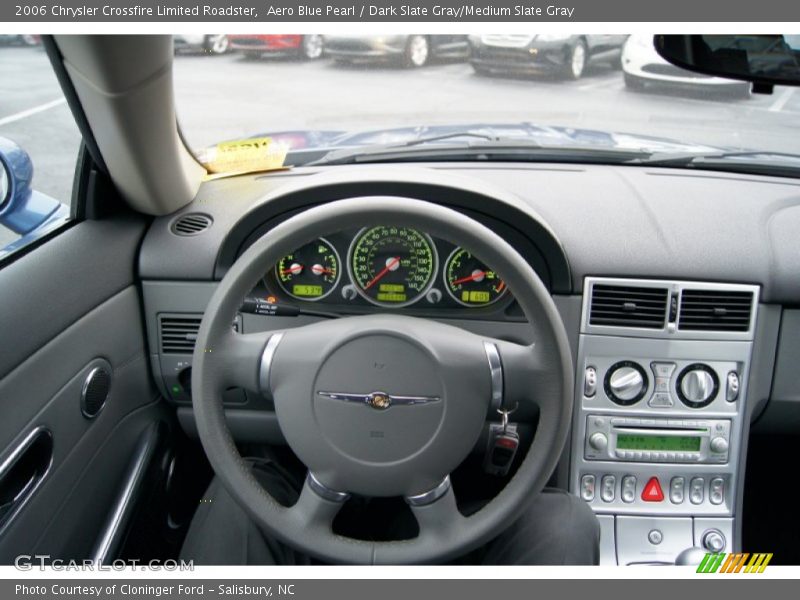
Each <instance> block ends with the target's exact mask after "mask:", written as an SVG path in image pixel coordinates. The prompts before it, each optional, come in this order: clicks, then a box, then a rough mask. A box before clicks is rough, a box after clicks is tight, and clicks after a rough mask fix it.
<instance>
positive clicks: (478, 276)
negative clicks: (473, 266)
mask: <svg viewBox="0 0 800 600" xmlns="http://www.w3.org/2000/svg"><path fill="white" fill-rule="evenodd" d="M484 275H486V271H473V272H472V273H470V274H469V275H467V276H466V277H462V278H461V279H456V280H455V281H454V282H453V283H451V284H450V285H458V284H459V283H466V282H468V281H482V280H483V276H484Z"/></svg>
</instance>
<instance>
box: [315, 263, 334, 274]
mask: <svg viewBox="0 0 800 600" xmlns="http://www.w3.org/2000/svg"><path fill="white" fill-rule="evenodd" d="M311 272H312V273H313V274H314V275H333V271H332V270H330V269H326V268H325V267H323V266H322V265H314V266H313V267H311Z"/></svg>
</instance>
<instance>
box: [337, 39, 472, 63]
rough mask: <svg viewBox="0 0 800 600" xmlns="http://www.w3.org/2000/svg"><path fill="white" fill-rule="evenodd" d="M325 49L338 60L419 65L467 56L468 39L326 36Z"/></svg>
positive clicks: (339, 61)
mask: <svg viewBox="0 0 800 600" xmlns="http://www.w3.org/2000/svg"><path fill="white" fill-rule="evenodd" d="M325 50H326V52H327V54H328V55H329V56H330V57H332V58H333V59H334V60H335V61H336V62H338V63H352V62H356V61H391V62H400V63H401V64H403V65H404V66H406V67H410V68H418V67H424V66H425V65H426V64H428V63H429V62H430V61H431V60H433V59H437V58H438V59H444V58H452V59H466V58H467V57H468V56H469V42H468V40H467V36H466V35H373V36H362V35H335V36H328V35H326V36H325Z"/></svg>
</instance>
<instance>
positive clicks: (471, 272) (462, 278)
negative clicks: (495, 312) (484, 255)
mask: <svg viewBox="0 0 800 600" xmlns="http://www.w3.org/2000/svg"><path fill="white" fill-rule="evenodd" d="M444 278H445V284H446V285H445V288H446V289H447V292H448V293H449V294H450V296H451V297H452V298H453V300H455V301H456V302H458V303H459V304H462V305H463V306H475V307H478V306H488V305H490V304H494V303H495V302H497V301H498V300H499V299H500V298H502V297H503V296H504V295H505V293H506V292H507V291H508V286H506V284H505V283H504V282H503V281H502V280H501V279H500V278H499V277H498V276H497V274H496V273H495V272H494V271H493V270H492V269H490V268H489V267H487V266H486V264H484V263H483V262H482V261H480V260H478V259H477V258H475V257H474V256H473V255H472V254H471V253H470V252H468V251H467V250H465V249H464V248H456V249H455V250H453V253H452V254H451V255H450V257H449V258H448V259H447V262H446V263H445V267H444Z"/></svg>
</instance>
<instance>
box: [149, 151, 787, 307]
mask: <svg viewBox="0 0 800 600" xmlns="http://www.w3.org/2000/svg"><path fill="white" fill-rule="evenodd" d="M369 195H373V196H374V195H396V196H406V197H414V198H419V199H422V200H429V201H433V202H437V203H441V204H444V205H447V206H450V207H453V208H456V209H457V210H461V211H463V212H466V213H467V214H472V215H473V216H476V217H477V218H479V219H481V220H484V221H485V220H487V219H488V220H489V223H488V224H489V226H490V227H491V226H492V224H498V226H500V227H501V228H502V227H509V228H513V229H514V230H515V231H517V232H519V233H521V234H522V235H523V236H525V237H526V238H527V239H528V241H529V242H530V243H531V244H532V246H534V247H535V249H536V250H538V252H539V253H540V255H541V258H542V260H543V261H544V263H545V264H546V270H549V272H548V273H547V276H548V277H550V278H551V282H550V284H551V289H552V290H553V292H554V293H579V292H580V291H581V289H582V285H583V279H584V277H586V276H591V275H594V276H615V277H648V278H680V279H695V280H703V281H721V282H739V283H752V284H757V285H760V286H761V287H762V293H761V298H762V301H765V302H782V303H790V304H791V303H797V302H798V301H800V278H798V277H797V276H796V274H797V273H798V272H800V244H797V241H796V240H797V233H796V232H797V231H799V230H800V182H797V181H794V180H791V179H783V178H769V177H761V176H748V175H736V174H725V173H717V172H715V173H710V172H702V171H686V170H677V169H655V168H642V167H619V166H599V165H586V166H581V165H557V164H548V165H543V164H519V163H513V164H498V163H493V164H492V165H474V164H470V165H463V164H448V163H436V164H431V165H420V164H416V165H413V166H412V165H364V166H352V167H351V166H348V167H328V168H298V169H295V170H293V171H289V172H286V173H283V174H273V175H261V176H258V175H256V176H240V177H236V178H231V179H223V180H217V181H214V182H209V183H206V184H205V185H204V186H203V187H202V188H201V190H200V192H199V193H198V196H197V198H196V199H195V200H194V202H192V203H191V204H190V205H188V206H187V207H185V208H184V209H182V210H181V211H179V212H177V213H174V214H172V215H167V216H164V217H160V218H157V219H155V220H154V222H153V224H152V225H151V227H150V229H149V231H148V234H147V236H146V238H145V240H144V242H143V246H142V251H141V254H140V265H139V270H140V274H141V277H142V278H143V279H145V280H147V279H162V280H164V279H166V280H193V281H205V280H208V281H210V280H214V279H219V278H220V277H221V276H222V274H224V271H225V268H226V266H227V265H228V264H229V263H230V262H231V261H232V260H234V259H235V256H236V255H237V254H238V253H239V252H240V250H241V249H242V248H243V247H244V245H245V244H246V241H247V239H248V237H250V236H252V235H253V234H254V233H256V232H257V231H258V230H259V228H261V230H262V231H265V230H267V229H268V228H269V226H270V224H275V223H277V222H279V221H280V220H281V219H285V218H287V217H288V216H289V215H291V214H292V213H293V212H296V211H300V210H303V209H304V208H306V207H310V206H313V205H314V204H317V203H320V202H325V201H329V200H333V199H339V198H344V197H354V196H369ZM197 212H200V213H203V214H206V215H208V216H209V217H211V219H212V220H213V223H212V225H211V226H210V227H209V228H208V229H207V230H205V231H204V232H203V233H202V234H200V235H196V236H191V237H179V236H176V235H175V234H174V233H172V231H171V226H172V224H173V223H174V221H175V220H176V219H177V218H179V217H180V216H182V215H185V214H188V213H197ZM492 228H493V229H494V227H492ZM495 230H496V229H495ZM498 233H500V234H501V237H505V235H504V234H506V233H507V232H505V231H498ZM509 235H511V234H509ZM536 270H537V272H539V273H540V274H541V271H542V269H541V268H537V269H536ZM543 278H544V277H543Z"/></svg>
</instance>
